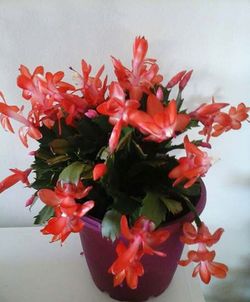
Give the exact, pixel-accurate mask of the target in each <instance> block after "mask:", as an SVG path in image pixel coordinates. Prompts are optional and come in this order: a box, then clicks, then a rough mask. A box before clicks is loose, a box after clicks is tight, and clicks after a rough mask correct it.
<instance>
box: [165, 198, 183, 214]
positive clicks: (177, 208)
mask: <svg viewBox="0 0 250 302" xmlns="http://www.w3.org/2000/svg"><path fill="white" fill-rule="evenodd" d="M161 200H162V202H163V203H164V204H165V206H166V207H167V209H168V210H169V212H171V213H172V214H174V215H176V214H178V213H180V212H181V211H182V210H183V208H182V204H181V203H180V202H179V201H176V200H174V199H170V198H167V197H163V196H161Z"/></svg>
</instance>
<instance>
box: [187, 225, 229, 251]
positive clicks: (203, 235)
mask: <svg viewBox="0 0 250 302" xmlns="http://www.w3.org/2000/svg"><path fill="white" fill-rule="evenodd" d="M223 232H224V230H223V229H222V228H219V229H218V230H216V231H215V232H214V234H211V233H210V232H209V229H208V227H207V226H206V225H205V224H204V223H203V222H202V223H201V225H200V227H199V228H198V229H197V230H196V229H195V227H194V226H193V225H192V223H188V222H186V223H184V224H183V236H182V237H181V241H182V242H183V243H186V244H196V243H204V244H206V245H207V246H212V245H213V244H215V243H217V242H218V241H219V240H220V237H221V235H222V233H223Z"/></svg>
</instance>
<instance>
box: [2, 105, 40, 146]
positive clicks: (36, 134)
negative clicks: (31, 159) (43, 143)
mask: <svg viewBox="0 0 250 302" xmlns="http://www.w3.org/2000/svg"><path fill="white" fill-rule="evenodd" d="M0 114H1V116H0V121H1V124H2V126H3V127H4V129H5V130H9V131H11V132H14V130H13V128H12V126H11V124H10V121H9V118H12V119H14V120H16V121H18V122H20V123H22V124H23V125H24V126H22V127H21V128H20V129H19V137H20V140H21V141H22V143H23V144H24V146H25V147H28V139H27V136H30V137H31V138H33V139H35V140H39V139H40V138H42V134H41V132H40V131H39V129H38V128H36V127H35V126H34V124H33V123H32V122H30V121H29V120H27V119H26V118H25V117H23V116H22V115H21V109H19V108H18V107H17V106H9V105H7V104H6V103H5V102H3V103H1V102H0Z"/></svg>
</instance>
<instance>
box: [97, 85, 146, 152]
mask: <svg viewBox="0 0 250 302" xmlns="http://www.w3.org/2000/svg"><path fill="white" fill-rule="evenodd" d="M109 93H110V98H109V100H108V101H106V102H103V103H102V104H100V105H99V106H98V107H97V111H98V112H99V113H100V114H103V115H108V116H109V122H110V123H111V124H112V125H115V126H114V128H113V131H112V134H111V137H110V140H109V147H110V151H111V152H113V151H114V150H115V148H116V146H117V144H118V141H119V137H120V134H121V129H122V127H123V126H126V125H127V124H128V118H129V115H130V114H131V112H133V111H135V110H136V109H137V108H138V107H139V106H140V104H139V102H138V101H137V100H134V99H131V100H130V99H129V100H126V99H125V93H124V91H123V89H122V87H121V86H120V85H119V84H118V83H116V82H112V83H111V85H110V87H109Z"/></svg>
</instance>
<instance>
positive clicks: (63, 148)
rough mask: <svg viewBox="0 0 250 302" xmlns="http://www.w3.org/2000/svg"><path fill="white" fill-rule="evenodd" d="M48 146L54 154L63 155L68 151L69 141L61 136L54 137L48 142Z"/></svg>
mask: <svg viewBox="0 0 250 302" xmlns="http://www.w3.org/2000/svg"><path fill="white" fill-rule="evenodd" d="M49 146H50V148H51V150H52V151H53V153H55V154H60V155H64V154H66V153H67V152H69V151H70V143H69V142H68V141H67V140H66V139H63V138H57V139H54V140H53V141H52V142H50V143H49Z"/></svg>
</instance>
